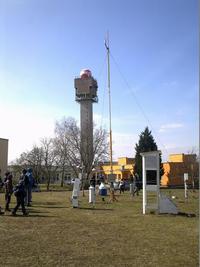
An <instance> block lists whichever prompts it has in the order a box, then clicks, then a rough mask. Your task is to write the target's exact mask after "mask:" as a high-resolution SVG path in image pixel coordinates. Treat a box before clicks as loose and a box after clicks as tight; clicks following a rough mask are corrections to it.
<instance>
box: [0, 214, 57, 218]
mask: <svg viewBox="0 0 200 267" xmlns="http://www.w3.org/2000/svg"><path fill="white" fill-rule="evenodd" d="M4 216H9V217H13V218H36V217H37V218H53V217H54V218H55V217H58V216H53V215H41V214H30V213H29V214H28V215H23V214H16V215H12V214H8V215H4Z"/></svg>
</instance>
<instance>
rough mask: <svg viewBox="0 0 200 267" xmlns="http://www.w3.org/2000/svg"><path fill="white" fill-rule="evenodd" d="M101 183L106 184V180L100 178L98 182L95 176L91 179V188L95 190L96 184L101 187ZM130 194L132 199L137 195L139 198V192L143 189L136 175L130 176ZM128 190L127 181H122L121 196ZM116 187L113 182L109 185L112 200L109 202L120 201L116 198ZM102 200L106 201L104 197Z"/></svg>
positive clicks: (120, 185) (120, 186)
mask: <svg viewBox="0 0 200 267" xmlns="http://www.w3.org/2000/svg"><path fill="white" fill-rule="evenodd" d="M101 183H103V184H104V183H105V179H104V178H103V177H101V179H100V178H98V179H97V181H96V178H95V176H94V175H93V176H92V178H91V179H90V186H93V187H94V188H95V187H96V184H98V185H100V184H101ZM129 186H130V194H131V196H132V197H134V196H135V195H137V196H139V191H140V189H141V183H140V179H139V176H138V174H137V173H136V174H134V175H132V174H131V175H130V185H129ZM125 188H126V184H125V180H124V179H121V180H120V182H119V187H118V189H119V192H120V194H121V193H122V192H123V193H124V191H125ZM115 190H116V189H115V186H114V182H111V183H110V184H109V191H110V199H109V202H114V201H118V200H117V198H116V196H115ZM102 200H103V201H104V197H102Z"/></svg>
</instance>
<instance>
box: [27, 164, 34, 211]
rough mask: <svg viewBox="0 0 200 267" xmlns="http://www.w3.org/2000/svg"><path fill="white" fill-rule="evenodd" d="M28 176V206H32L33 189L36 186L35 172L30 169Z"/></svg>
mask: <svg viewBox="0 0 200 267" xmlns="http://www.w3.org/2000/svg"><path fill="white" fill-rule="evenodd" d="M26 175H27V176H28V187H27V188H28V195H27V206H31V202H32V188H33V185H34V178H33V170H32V169H31V168H29V169H28V171H27V174H26Z"/></svg>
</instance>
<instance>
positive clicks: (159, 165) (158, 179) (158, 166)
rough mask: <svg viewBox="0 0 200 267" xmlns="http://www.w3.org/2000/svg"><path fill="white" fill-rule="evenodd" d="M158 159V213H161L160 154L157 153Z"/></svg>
mask: <svg viewBox="0 0 200 267" xmlns="http://www.w3.org/2000/svg"><path fill="white" fill-rule="evenodd" d="M156 160H157V171H156V180H157V205H158V213H160V154H159V153H158V154H157V155H156Z"/></svg>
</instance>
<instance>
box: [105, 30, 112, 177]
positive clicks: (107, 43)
mask: <svg viewBox="0 0 200 267" xmlns="http://www.w3.org/2000/svg"><path fill="white" fill-rule="evenodd" d="M105 47H106V50H107V64H108V96H109V122H110V133H109V136H110V173H111V174H112V173H113V159H112V127H111V126H112V124H111V93H110V47H109V33H107V39H106V40H105Z"/></svg>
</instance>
